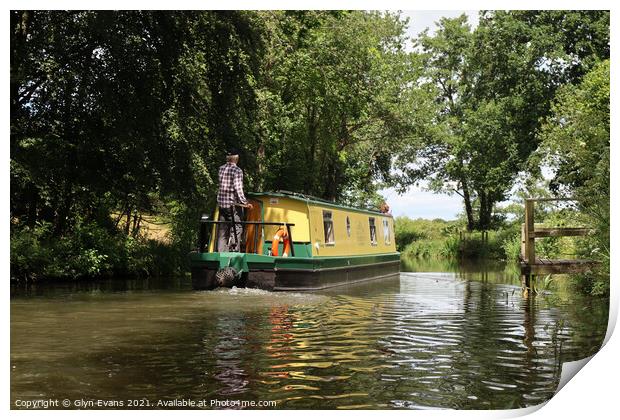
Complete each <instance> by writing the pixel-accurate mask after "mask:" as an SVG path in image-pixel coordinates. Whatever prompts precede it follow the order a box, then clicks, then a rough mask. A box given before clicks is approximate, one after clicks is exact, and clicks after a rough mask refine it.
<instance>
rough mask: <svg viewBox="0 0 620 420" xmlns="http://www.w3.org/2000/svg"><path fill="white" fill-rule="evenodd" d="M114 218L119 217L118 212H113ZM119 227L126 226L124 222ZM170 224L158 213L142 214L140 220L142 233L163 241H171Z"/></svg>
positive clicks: (166, 242) (147, 236) (149, 237)
mask: <svg viewBox="0 0 620 420" xmlns="http://www.w3.org/2000/svg"><path fill="white" fill-rule="evenodd" d="M110 216H111V217H112V219H113V220H116V219H117V218H118V213H112V214H111V215H110ZM118 226H119V228H122V227H123V226H124V222H123V221H121V222H120V223H119V225H118ZM170 230H171V228H170V224H169V223H167V222H165V221H164V220H162V218H161V216H157V215H148V214H143V215H142V221H141V222H140V234H141V235H143V236H144V237H146V238H147V239H152V240H155V241H158V242H161V243H165V244H168V243H170Z"/></svg>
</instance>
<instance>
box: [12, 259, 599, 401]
mask: <svg viewBox="0 0 620 420" xmlns="http://www.w3.org/2000/svg"><path fill="white" fill-rule="evenodd" d="M432 271H434V270H432ZM455 271H456V273H447V272H444V273H439V272H431V273H416V274H413V273H402V274H401V275H400V276H399V277H395V278H392V279H386V280H383V281H375V282H368V283H359V284H354V285H350V286H348V287H343V288H338V289H331V290H326V291H324V292H321V293H312V294H310V293H269V292H264V291H258V290H245V289H233V290H229V289H221V290H216V291H210V292H194V291H192V290H189V289H187V288H186V286H185V285H178V287H177V288H176V289H168V290H162V289H157V290H149V288H148V287H147V288H140V285H138V287H133V286H135V285H131V284H130V285H129V286H126V288H127V289H129V290H125V291H122V290H118V289H119V287H114V288H111V289H108V290H106V288H105V287H101V285H99V286H97V288H95V289H92V290H83V289H78V290H76V289H71V288H67V287H61V288H59V289H56V290H54V289H53V288H48V289H46V290H43V289H38V290H37V291H35V292H34V293H30V294H28V293H26V294H24V293H23V292H21V294H18V293H16V295H15V296H14V297H13V299H12V300H11V366H12V369H11V399H12V401H15V399H17V398H34V397H35V396H36V397H37V398H70V399H76V398H102V397H105V398H143V397H147V398H150V399H153V400H156V399H160V398H195V399H198V398H200V399H202V398H205V399H211V398H221V399H224V398H233V399H242V400H252V401H257V400H275V401H277V402H278V407H279V408H427V407H441V408H467V409H475V408H516V407H525V406H529V405H534V404H538V403H541V402H543V401H545V400H547V399H548V398H550V397H551V396H552V395H553V392H554V390H555V388H556V386H557V383H558V381H559V376H560V371H561V364H562V363H563V362H565V361H568V360H575V359H578V358H583V357H586V356H588V355H591V354H592V353H593V352H594V351H596V350H597V349H598V348H599V347H600V344H601V341H602V339H603V337H604V335H605V328H606V325H607V309H608V308H607V306H606V305H607V303H606V302H604V301H600V300H594V299H585V298H578V297H575V296H574V295H569V294H567V293H564V294H563V293H560V294H550V295H545V296H540V297H539V298H536V299H523V298H522V296H521V294H520V293H519V288H518V286H516V285H515V284H518V281H517V282H512V281H510V282H508V284H506V283H501V280H500V279H501V275H504V274H501V275H498V276H495V275H494V274H493V273H494V271H493V270H486V272H487V274H485V275H483V274H481V273H483V272H484V271H483V270H480V271H478V272H477V273H476V272H474V271H473V270H470V271H467V270H464V269H456V270H455ZM499 272H500V273H506V271H505V270H504V269H502V271H499ZM478 277H479V279H478V280H473V279H476V278H478ZM142 286H143V285H142ZM130 287H133V288H130ZM121 289H122V287H121ZM554 296H555V297H556V298H554ZM557 296H561V298H557ZM33 297H35V298H34V299H33Z"/></svg>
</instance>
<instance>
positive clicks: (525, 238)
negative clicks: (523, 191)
mask: <svg viewBox="0 0 620 420" xmlns="http://www.w3.org/2000/svg"><path fill="white" fill-rule="evenodd" d="M534 202H535V200H531V199H526V200H525V223H524V224H523V228H522V239H521V240H522V244H521V247H522V248H521V249H522V252H523V260H524V262H525V264H527V270H526V271H525V273H522V274H521V285H522V287H523V295H524V296H528V294H529V291H530V290H532V289H531V280H532V274H531V272H530V269H531V267H532V265H534V264H536V237H535V235H534Z"/></svg>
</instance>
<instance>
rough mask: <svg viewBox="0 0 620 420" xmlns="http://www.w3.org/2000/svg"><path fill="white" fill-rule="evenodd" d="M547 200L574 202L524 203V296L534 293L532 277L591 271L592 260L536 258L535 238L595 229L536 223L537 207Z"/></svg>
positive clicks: (526, 201) (522, 240)
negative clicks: (535, 208)
mask: <svg viewBox="0 0 620 420" xmlns="http://www.w3.org/2000/svg"><path fill="white" fill-rule="evenodd" d="M541 201H542V202H545V201H575V200H574V199H572V198H528V199H526V200H525V223H523V224H522V225H521V255H520V266H521V285H522V287H523V293H524V294H525V295H527V294H528V293H529V292H530V291H531V279H532V277H533V276H537V275H545V274H572V273H581V272H584V271H587V270H589V269H591V268H592V266H593V265H594V264H595V262H594V261H591V260H551V259H544V258H537V257H536V238H549V237H558V236H586V235H589V234H591V233H592V229H589V228H586V227H568V228H546V227H537V226H536V225H535V224H534V205H535V203H536V202H541Z"/></svg>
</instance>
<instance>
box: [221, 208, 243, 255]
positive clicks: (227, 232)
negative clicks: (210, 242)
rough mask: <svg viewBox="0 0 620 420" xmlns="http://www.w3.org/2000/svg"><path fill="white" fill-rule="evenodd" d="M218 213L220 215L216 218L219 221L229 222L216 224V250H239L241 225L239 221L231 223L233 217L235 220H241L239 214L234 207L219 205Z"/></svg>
mask: <svg viewBox="0 0 620 420" xmlns="http://www.w3.org/2000/svg"><path fill="white" fill-rule="evenodd" d="M219 213H220V217H219V219H218V220H219V221H220V222H230V223H220V224H218V225H217V251H218V252H239V247H240V243H241V234H242V230H243V227H242V226H241V224H240V223H235V224H234V225H233V223H232V221H233V219H234V221H235V222H240V221H241V218H240V217H239V214H238V213H237V212H236V211H235V208H234V207H230V208H225V207H220V209H219Z"/></svg>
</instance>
